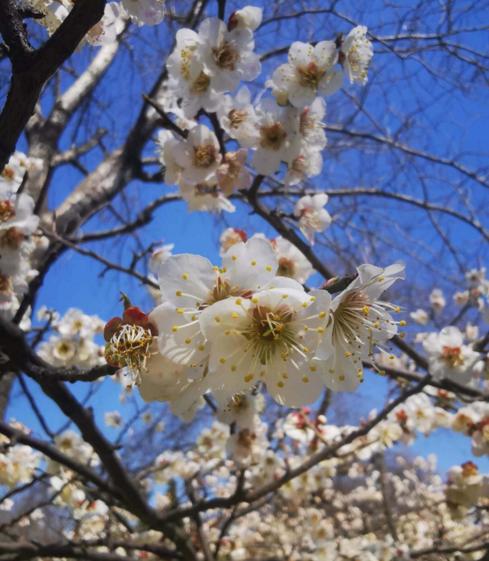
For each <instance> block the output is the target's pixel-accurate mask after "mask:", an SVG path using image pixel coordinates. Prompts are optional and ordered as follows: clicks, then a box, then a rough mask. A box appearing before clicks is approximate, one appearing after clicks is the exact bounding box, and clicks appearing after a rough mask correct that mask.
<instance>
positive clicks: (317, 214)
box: [294, 193, 331, 244]
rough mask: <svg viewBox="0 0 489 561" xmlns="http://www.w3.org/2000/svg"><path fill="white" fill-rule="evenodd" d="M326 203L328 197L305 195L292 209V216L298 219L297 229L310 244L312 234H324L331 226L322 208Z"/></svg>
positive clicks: (328, 217) (312, 241)
mask: <svg viewBox="0 0 489 561" xmlns="http://www.w3.org/2000/svg"><path fill="white" fill-rule="evenodd" d="M327 202H328V195H326V194H325V193H318V194H317V195H306V196H304V197H301V198H300V199H299V200H298V201H297V203H296V204H295V207H294V215H295V216H296V217H297V218H298V219H299V227H300V229H301V232H302V233H303V234H304V236H305V237H306V239H307V240H308V241H309V243H310V244H313V243H314V234H315V233H316V232H324V230H326V228H328V227H329V225H330V224H331V216H330V214H329V212H328V211H327V210H326V209H325V208H323V207H324V206H325V205H326V203H327Z"/></svg>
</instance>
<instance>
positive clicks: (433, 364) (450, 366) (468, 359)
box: [423, 325, 480, 384]
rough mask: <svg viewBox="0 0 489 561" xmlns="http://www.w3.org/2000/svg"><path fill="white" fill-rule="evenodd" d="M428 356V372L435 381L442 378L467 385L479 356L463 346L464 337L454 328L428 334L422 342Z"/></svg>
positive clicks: (450, 327)
mask: <svg viewBox="0 0 489 561" xmlns="http://www.w3.org/2000/svg"><path fill="white" fill-rule="evenodd" d="M423 347H424V349H425V350H426V352H427V353H428V355H429V359H428V360H429V364H430V372H431V374H432V376H433V377H434V378H435V379H436V380H441V379H443V378H445V379H448V380H452V381H454V382H458V383H459V384H467V383H468V382H470V380H471V379H472V377H473V375H474V373H475V372H476V371H477V368H478V367H479V366H480V354H479V353H477V352H476V351H474V350H473V349H472V347H470V346H469V345H464V335H463V333H462V332H461V331H460V330H459V329H458V327H455V326H453V325H452V326H449V327H445V328H443V329H442V330H441V331H440V332H439V333H430V334H429V335H428V336H427V337H426V339H425V340H424V341H423Z"/></svg>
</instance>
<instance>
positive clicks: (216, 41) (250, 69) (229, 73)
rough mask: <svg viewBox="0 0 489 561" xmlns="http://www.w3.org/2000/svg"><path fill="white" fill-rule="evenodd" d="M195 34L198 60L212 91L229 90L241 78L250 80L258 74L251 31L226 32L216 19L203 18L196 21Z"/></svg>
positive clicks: (233, 87) (259, 65)
mask: <svg viewBox="0 0 489 561" xmlns="http://www.w3.org/2000/svg"><path fill="white" fill-rule="evenodd" d="M198 35H199V40H200V42H201V48H200V51H201V56H202V62H203V64H204V68H205V71H206V73H207V74H208V75H209V76H210V78H211V84H212V87H213V88H214V89H215V90H216V91H218V92H225V91H232V90H234V89H235V88H236V87H237V86H238V84H239V83H240V82H241V81H242V80H245V81H251V80H254V79H255V78H256V77H257V76H258V75H259V74H260V72H261V64H260V57H259V56H258V55H257V54H255V53H254V52H253V49H254V48H255V43H254V40H253V33H251V32H243V31H242V30H239V29H236V30H232V31H229V30H228V28H227V26H226V24H225V23H224V22H223V21H221V20H220V19H218V18H207V19H205V20H204V21H203V22H202V23H201V24H200V26H199V32H198Z"/></svg>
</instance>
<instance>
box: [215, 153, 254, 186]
mask: <svg viewBox="0 0 489 561" xmlns="http://www.w3.org/2000/svg"><path fill="white" fill-rule="evenodd" d="M247 154H248V152H247V150H246V149H245V148H241V149H240V150H237V151H236V152H226V154H225V155H224V159H223V161H222V163H221V164H220V166H219V167H218V168H217V174H216V175H217V184H218V185H219V187H220V188H221V191H222V192H223V193H224V194H225V195H226V196H228V197H229V196H230V195H231V194H232V193H233V192H234V191H236V190H238V189H248V187H249V186H250V185H251V174H250V172H249V171H248V170H247V169H246V167H245V164H246V157H247Z"/></svg>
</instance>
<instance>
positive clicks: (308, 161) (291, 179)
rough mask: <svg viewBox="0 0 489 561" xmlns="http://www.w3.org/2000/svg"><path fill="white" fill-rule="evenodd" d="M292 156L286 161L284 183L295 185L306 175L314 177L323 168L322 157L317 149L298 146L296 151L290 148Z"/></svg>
mask: <svg viewBox="0 0 489 561" xmlns="http://www.w3.org/2000/svg"><path fill="white" fill-rule="evenodd" d="M292 151H293V153H294V156H292V157H291V158H290V159H289V160H288V161H287V173H286V175H285V178H284V184H285V185H297V184H298V183H300V182H301V181H304V180H305V179H307V178H308V177H316V176H317V175H319V174H320V173H321V171H322V169H323V157H322V156H321V153H320V152H319V151H317V150H312V149H310V148H307V147H306V146H300V144H299V149H298V150H297V152H296V151H295V150H294V148H292Z"/></svg>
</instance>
